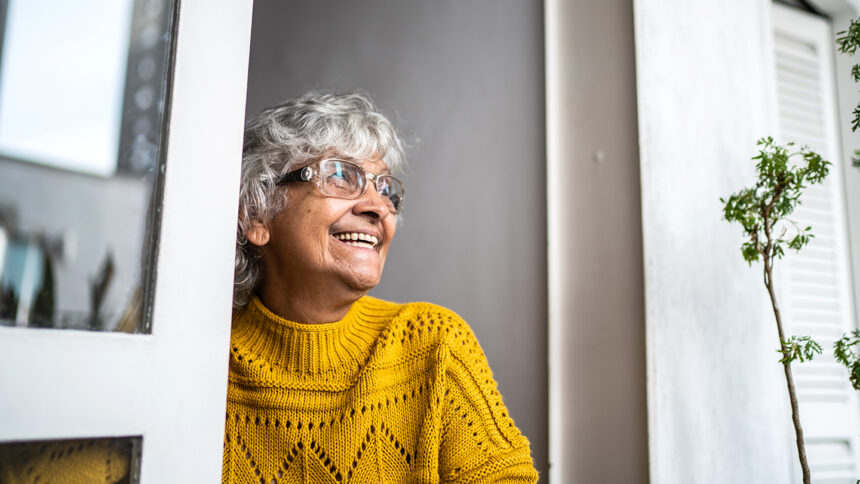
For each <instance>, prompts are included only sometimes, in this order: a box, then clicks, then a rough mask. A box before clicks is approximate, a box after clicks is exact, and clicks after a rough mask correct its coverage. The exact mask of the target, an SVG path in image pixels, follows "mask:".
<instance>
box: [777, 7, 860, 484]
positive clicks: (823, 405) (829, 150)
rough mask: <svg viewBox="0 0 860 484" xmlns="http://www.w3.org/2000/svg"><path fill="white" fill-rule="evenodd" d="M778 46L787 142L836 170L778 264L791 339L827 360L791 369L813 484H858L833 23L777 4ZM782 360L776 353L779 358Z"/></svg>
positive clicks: (811, 199)
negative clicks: (809, 342) (837, 355)
mask: <svg viewBox="0 0 860 484" xmlns="http://www.w3.org/2000/svg"><path fill="white" fill-rule="evenodd" d="M773 13H774V17H773V19H774V48H775V56H774V59H775V61H776V75H775V78H776V85H777V106H778V117H777V119H778V123H779V134H778V138H779V141H780V142H783V143H784V142H788V141H794V142H795V143H797V145H808V146H809V147H810V148H812V149H813V150H815V151H817V152H818V153H820V154H821V155H822V156H823V157H824V158H825V159H826V160H828V161H830V162H831V163H833V166H832V167H831V170H830V175H829V176H828V177H827V179H826V180H825V182H824V183H823V184H822V185H817V186H814V187H812V188H809V189H807V190H806V193H805V194H804V195H803V197H802V198H801V200H802V205H801V206H800V207H798V210H797V211H796V213H795V215H794V216H793V217H792V219H793V220H794V221H795V222H796V223H797V225H798V226H799V227H801V228H804V227H807V226H811V227H812V233H813V234H815V238H814V239H812V241H811V242H810V244H809V245H808V246H807V247H806V248H804V249H803V250H802V251H801V252H800V253H794V252H793V251H790V253H788V254H787V255H786V257H785V258H784V259H783V261H782V262H781V263H778V264H777V266H778V267H781V270H780V273H779V274H778V275H777V281H778V283H779V286H780V291H779V296H780V303H781V305H782V308H783V314H784V316H785V322H786V336H787V337H788V336H789V335H809V336H812V337H813V338H814V339H815V340H817V341H818V342H819V343H821V345H822V347H823V348H824V354H823V355H821V356H816V358H815V359H814V361H812V362H808V363H801V364H794V365H793V369H794V376H795V383H796V385H797V391H798V399H799V403H800V415H801V422H802V424H803V430H804V434H805V438H806V451H807V456H808V459H809V465H810V471H811V473H812V481H813V482H815V483H834V484H835V483H840V484H841V483H844V484H854V483H855V482H856V480H857V479H858V478H860V465H858V462H860V439H858V437H860V427H858V423H859V422H860V418H858V417H860V406H858V396H857V392H855V391H854V390H853V388H851V386H850V384H849V383H848V373H847V370H846V369H845V368H844V367H842V366H839V365H838V364H837V363H836V361H835V360H834V358H833V342H834V341H835V340H836V339H838V338H839V337H840V336H841V335H842V334H843V333H844V332H847V331H850V330H852V329H854V328H855V324H856V323H855V319H854V310H853V307H852V299H851V297H850V295H851V294H852V291H851V276H850V273H849V270H850V267H851V265H850V264H849V260H848V245H847V222H846V217H845V196H844V184H843V181H842V167H841V164H842V163H843V162H844V160H842V159H841V156H840V153H841V149H840V145H839V137H838V134H837V133H838V130H837V125H836V123H837V115H836V106H835V100H836V96H835V92H834V89H835V79H834V77H833V76H834V74H833V55H834V45H835V44H834V40H833V39H834V36H833V33H832V30H831V28H830V24H829V22H828V21H826V20H825V19H823V18H821V17H817V16H815V15H811V14H807V13H805V12H801V11H799V10H796V9H791V8H788V7H784V6H780V5H776V4H775V5H774V10H773ZM776 358H777V356H774V359H776Z"/></svg>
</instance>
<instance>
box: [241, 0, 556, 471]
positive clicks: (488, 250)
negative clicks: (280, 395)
mask: <svg viewBox="0 0 860 484" xmlns="http://www.w3.org/2000/svg"><path fill="white" fill-rule="evenodd" d="M543 72H544V64H543V11H542V4H541V2H523V1H514V0H505V1H495V0H481V1H470V2H460V1H455V0H446V1H434V2H418V1H410V2H404V1H402V0H373V1H362V2H339V1H333V0H325V1H319V0H316V1H312V0H302V1H278V2H273V1H258V2H256V3H255V5H254V23H253V29H252V41H251V60H250V68H249V79H248V104H247V115H248V117H251V116H253V115H255V114H256V113H257V112H259V111H260V110H261V109H262V108H264V107H265V106H268V105H271V104H274V103H277V102H279V101H282V100H284V99H287V98H290V97H295V96H298V95H300V94H302V93H304V92H305V91H307V90H310V89H340V90H345V89H356V88H357V89H363V90H365V91H367V92H368V93H370V94H371V95H372V97H374V99H375V100H376V101H377V103H378V104H379V105H380V106H381V107H382V109H383V110H384V111H386V112H387V113H388V114H389V115H390V116H391V117H392V118H393V120H394V121H395V123H396V124H397V125H398V126H399V128H400V129H401V131H402V132H403V133H404V134H405V135H406V137H407V138H411V139H412V140H413V142H414V143H413V147H412V149H411V150H410V156H409V167H408V171H407V174H406V176H405V181H406V184H407V187H408V201H407V207H406V212H405V219H404V223H403V224H402V225H401V226H400V227H398V234H397V238H396V240H395V242H394V243H393V244H392V248H391V252H390V254H389V259H388V263H387V265H386V273H385V276H384V277H383V283H382V284H381V285H380V287H378V288H377V289H376V290H375V291H374V293H373V294H374V295H376V296H378V297H382V298H386V299H392V300H396V301H409V300H427V301H432V302H435V303H438V304H442V305H444V306H447V307H449V308H451V309H453V310H455V311H457V312H458V313H459V314H460V315H462V316H463V317H464V318H465V319H466V320H467V321H468V322H469V324H470V325H471V326H472V327H473V328H474V330H475V332H476V333H477V335H478V338H479V339H480V341H481V345H482V346H483V348H484V350H485V352H486V353H487V356H488V358H489V360H490V364H491V365H492V367H493V370H494V373H495V377H496V379H497V380H498V382H499V385H500V390H501V392H502V394H503V395H504V397H505V403H506V404H507V405H508V407H509V408H510V412H511V415H512V416H513V418H514V419H515V420H516V422H517V425H518V426H519V427H520V429H521V430H522V431H523V432H524V433H525V435H526V436H527V437H528V438H529V440H530V442H531V444H532V451H533V456H534V458H535V461H536V463H537V466H538V469H539V470H540V471H541V472H542V473H545V471H546V469H547V460H548V458H547V360H546V354H547V353H546V351H547V347H546V339H547V334H546V318H547V309H546V251H545V247H546V209H545V193H546V192H545V143H544V140H545V137H544V95H543V94H544V91H543V87H544V77H543Z"/></svg>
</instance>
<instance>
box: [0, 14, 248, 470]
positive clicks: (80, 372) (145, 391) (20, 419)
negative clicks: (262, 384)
mask: <svg viewBox="0 0 860 484" xmlns="http://www.w3.org/2000/svg"><path fill="white" fill-rule="evenodd" d="M177 1H179V0H177ZM178 8H179V10H178V17H177V19H178V25H177V27H176V28H175V29H174V32H175V35H176V53H175V64H174V67H173V74H172V75H173V83H172V94H171V96H170V98H171V100H170V102H168V103H167V104H166V106H167V107H168V109H170V113H169V119H170V121H169V125H168V130H167V133H168V134H167V143H166V146H167V158H166V173H165V183H164V190H163V200H162V205H161V206H162V220H161V227H160V230H159V231H158V233H159V234H160V235H159V250H158V257H157V260H156V269H157V270H156V273H157V276H156V286H155V295H154V307H153V312H152V334H150V335H125V334H115V333H90V332H81V331H64V330H47V329H30V328H9V327H0V365H2V370H0V388H2V394H0V395H2V396H0V422H2V423H0V442H8V441H21V440H47V439H68V438H84V437H105V436H142V437H143V442H142V461H141V482H143V483H150V484H156V483H165V482H219V480H220V477H221V460H222V451H223V448H222V443H223V435H224V431H223V425H224V411H225V406H226V392H227V354H228V347H229V331H230V314H231V308H232V280H233V255H234V244H235V235H236V233H235V231H236V222H235V217H236V210H237V208H236V207H237V200H238V189H239V185H238V180H239V165H240V160H241V151H242V130H243V124H244V114H245V92H246V82H247V71H248V50H249V45H250V30H251V9H252V1H251V0H181V1H179V7H178ZM116 230H123V228H122V227H116Z"/></svg>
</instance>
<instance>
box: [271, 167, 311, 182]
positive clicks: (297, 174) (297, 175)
mask: <svg viewBox="0 0 860 484" xmlns="http://www.w3.org/2000/svg"><path fill="white" fill-rule="evenodd" d="M311 177H313V168H311V167H309V166H306V167H304V168H299V169H298V170H293V171H291V172H289V173H287V174H286V175H284V176H282V177H281V178H279V179H278V181H277V183H276V185H284V184H286V183H295V182H306V181H310V180H311Z"/></svg>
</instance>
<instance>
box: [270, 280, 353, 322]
mask: <svg viewBox="0 0 860 484" xmlns="http://www.w3.org/2000/svg"><path fill="white" fill-rule="evenodd" d="M366 293H367V291H355V290H350V289H348V288H337V289H335V288H332V287H331V286H330V285H318V284H313V283H311V282H307V281H306V282H305V283H304V284H284V283H280V284H278V283H275V282H273V281H268V280H267V279H266V278H265V277H264V278H263V283H262V284H261V285H260V293H259V297H260V301H262V302H263V305H264V306H266V307H267V308H268V309H269V310H270V311H272V312H273V313H275V314H277V315H278V316H280V317H282V318H285V319H288V320H290V321H295V322H298V323H329V322H332V321H339V320H341V319H343V317H344V316H346V313H347V312H349V308H351V307H352V305H353V303H355V301H358V300H359V298H361V297H362V296H364V295H365V294H366Z"/></svg>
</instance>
